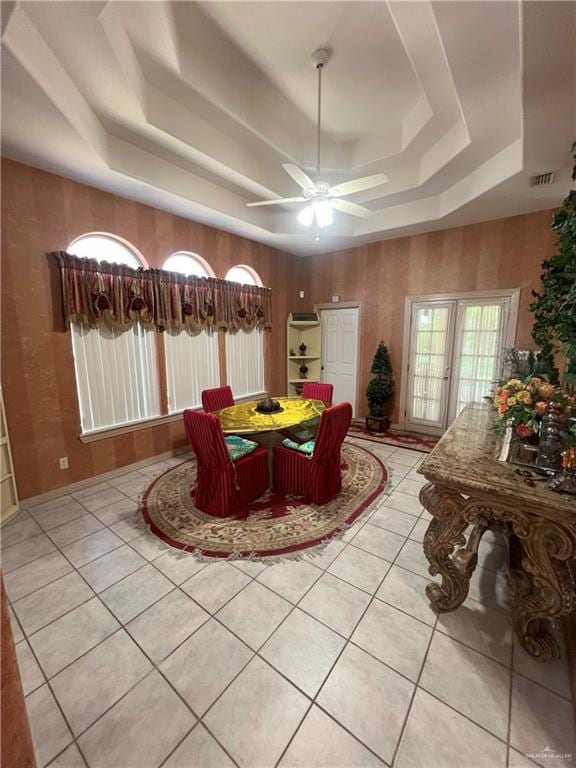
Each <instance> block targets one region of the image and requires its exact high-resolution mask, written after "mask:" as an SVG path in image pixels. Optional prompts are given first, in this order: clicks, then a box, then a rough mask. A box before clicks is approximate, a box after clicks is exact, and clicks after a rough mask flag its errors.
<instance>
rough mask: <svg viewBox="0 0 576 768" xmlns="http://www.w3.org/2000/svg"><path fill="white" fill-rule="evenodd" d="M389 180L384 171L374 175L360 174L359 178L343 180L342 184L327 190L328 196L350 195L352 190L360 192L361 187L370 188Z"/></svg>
mask: <svg viewBox="0 0 576 768" xmlns="http://www.w3.org/2000/svg"><path fill="white" fill-rule="evenodd" d="M388 181H389V178H388V176H386V174H385V173H375V174H374V176H362V178H360V179H352V180H351V181H344V182H343V183H342V184H336V185H335V186H333V187H331V188H330V189H329V190H328V194H329V195H330V197H342V196H343V195H352V194H353V193H354V192H361V191H362V190H363V189H372V187H378V186H380V184H386V182H388Z"/></svg>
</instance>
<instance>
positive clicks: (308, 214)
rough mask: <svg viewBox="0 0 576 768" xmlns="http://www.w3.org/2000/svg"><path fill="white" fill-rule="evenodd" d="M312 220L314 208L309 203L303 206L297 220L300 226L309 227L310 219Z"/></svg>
mask: <svg viewBox="0 0 576 768" xmlns="http://www.w3.org/2000/svg"><path fill="white" fill-rule="evenodd" d="M313 220H314V208H313V207H312V206H311V205H307V206H306V207H305V208H302V210H301V211H300V213H299V214H298V221H299V223H300V224H302V226H304V227H309V226H310V224H312V221H313Z"/></svg>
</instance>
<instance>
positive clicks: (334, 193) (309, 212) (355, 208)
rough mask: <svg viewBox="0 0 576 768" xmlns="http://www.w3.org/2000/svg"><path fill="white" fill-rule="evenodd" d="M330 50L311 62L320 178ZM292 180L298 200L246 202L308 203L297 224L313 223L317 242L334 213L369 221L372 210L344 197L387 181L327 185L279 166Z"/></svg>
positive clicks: (288, 165) (318, 53) (365, 179)
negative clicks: (315, 79)
mask: <svg viewBox="0 0 576 768" xmlns="http://www.w3.org/2000/svg"><path fill="white" fill-rule="evenodd" d="M330 53H331V52H330V51H329V50H328V49H326V48H318V50H316V51H314V53H313V54H312V61H313V62H314V66H315V67H316V69H317V71H318V122H317V145H316V146H317V151H316V178H317V179H319V178H320V150H321V132H320V128H321V117H322V70H323V68H324V67H325V66H326V64H327V63H328V60H329V58H330ZM282 167H283V168H284V170H285V171H286V173H288V174H289V175H290V176H291V177H292V178H293V179H294V181H295V182H296V183H297V184H298V186H300V187H301V188H302V194H301V195H300V196H299V197H282V198H278V199H276V200H262V201H260V202H257V203H246V205H247V206H249V207H255V206H261V205H286V204H288V203H308V204H307V205H306V206H305V207H304V208H302V210H301V211H300V213H299V214H298V221H299V222H300V223H301V224H303V225H304V226H307V227H309V226H310V225H311V224H312V223H313V222H314V221H315V222H316V239H319V236H320V229H324V228H325V227H327V226H329V225H330V224H332V222H333V220H334V216H333V213H332V212H333V210H336V211H340V212H341V213H346V214H348V215H350V216H358V217H360V218H363V219H368V218H370V216H372V213H373V212H372V211H371V210H370V209H369V208H366V207H365V206H363V205H358V203H352V202H351V201H350V200H343V199H342V198H343V197H346V196H347V195H352V194H354V193H355V192H361V191H362V190H365V189H372V188H373V187H378V186H379V185H380V184H385V183H386V182H387V181H388V176H387V175H386V174H385V173H376V174H374V175H373V176H363V177H361V178H359V179H352V181H344V182H343V183H342V184H336V185H335V186H330V185H329V184H326V183H325V182H323V181H320V180H318V181H316V182H314V181H312V179H311V178H310V176H308V174H307V173H305V172H304V171H303V170H302V169H301V168H298V166H297V165H294V164H293V163H284V164H283V165H282Z"/></svg>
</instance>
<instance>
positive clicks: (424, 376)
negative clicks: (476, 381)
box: [410, 306, 450, 422]
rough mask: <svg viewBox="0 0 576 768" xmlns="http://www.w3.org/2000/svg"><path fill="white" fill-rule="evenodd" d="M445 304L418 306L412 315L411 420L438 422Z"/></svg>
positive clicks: (447, 314)
mask: <svg viewBox="0 0 576 768" xmlns="http://www.w3.org/2000/svg"><path fill="white" fill-rule="evenodd" d="M449 319H450V311H449V308H448V307H445V306H444V307H418V308H417V309H416V313H415V317H414V329H413V333H414V336H413V348H414V355H413V359H412V395H411V407H410V415H411V420H412V421H426V422H439V421H440V419H441V417H442V408H443V402H442V396H443V384H444V375H445V367H446V345H447V336H448V326H449Z"/></svg>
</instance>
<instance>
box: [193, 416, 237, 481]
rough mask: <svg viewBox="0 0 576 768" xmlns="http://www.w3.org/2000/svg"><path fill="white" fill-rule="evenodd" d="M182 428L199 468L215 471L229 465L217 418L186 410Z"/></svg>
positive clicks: (228, 457)
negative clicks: (184, 430)
mask: <svg viewBox="0 0 576 768" xmlns="http://www.w3.org/2000/svg"><path fill="white" fill-rule="evenodd" d="M184 428H185V429H186V436H187V437H188V441H189V442H190V445H191V446H192V448H193V450H194V453H195V454H196V458H197V460H198V465H199V466H202V467H203V468H205V469H216V468H222V467H226V466H228V465H229V464H230V456H229V454H228V449H227V448H226V443H225V442H224V435H223V434H222V427H221V426H220V418H219V417H218V416H215V415H214V414H213V413H202V412H201V411H193V410H192V409H190V408H187V409H186V410H185V411H184Z"/></svg>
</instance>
